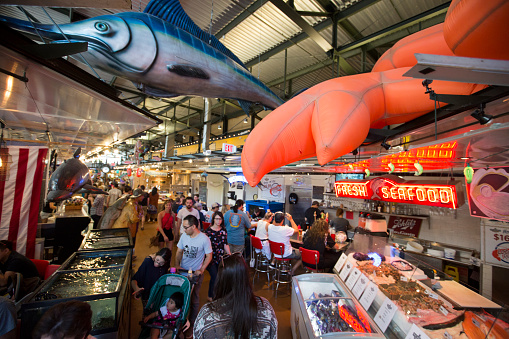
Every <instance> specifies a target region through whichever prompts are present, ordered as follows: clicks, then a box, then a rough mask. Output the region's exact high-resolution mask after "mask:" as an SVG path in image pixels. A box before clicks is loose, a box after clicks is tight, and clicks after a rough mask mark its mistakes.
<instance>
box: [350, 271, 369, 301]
mask: <svg viewBox="0 0 509 339" xmlns="http://www.w3.org/2000/svg"><path fill="white" fill-rule="evenodd" d="M368 282H369V279H368V278H367V277H366V276H365V275H364V274H361V276H360V277H359V279H357V283H356V284H355V286H354V287H353V290H352V293H353V295H354V296H355V297H356V298H357V299H359V298H360V297H361V294H362V292H364V290H365V289H366V286H368Z"/></svg>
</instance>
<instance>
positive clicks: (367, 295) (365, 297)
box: [359, 281, 378, 311]
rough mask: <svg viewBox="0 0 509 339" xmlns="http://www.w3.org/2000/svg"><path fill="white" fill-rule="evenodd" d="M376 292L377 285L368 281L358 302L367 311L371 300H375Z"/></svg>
mask: <svg viewBox="0 0 509 339" xmlns="http://www.w3.org/2000/svg"><path fill="white" fill-rule="evenodd" d="M377 293H378V286H377V285H376V284H375V283H374V282H372V281H370V282H369V284H368V286H367V287H366V289H365V290H364V293H363V294H362V297H361V299H360V300H359V302H360V303H361V305H362V307H364V309H365V310H366V311H367V310H368V309H369V307H370V306H371V304H372V303H373V300H375V297H376V294H377Z"/></svg>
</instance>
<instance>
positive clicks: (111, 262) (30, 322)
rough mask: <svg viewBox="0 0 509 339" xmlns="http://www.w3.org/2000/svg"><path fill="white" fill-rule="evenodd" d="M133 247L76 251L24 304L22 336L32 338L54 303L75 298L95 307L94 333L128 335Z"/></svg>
mask: <svg viewBox="0 0 509 339" xmlns="http://www.w3.org/2000/svg"><path fill="white" fill-rule="evenodd" d="M131 252H132V250H131V249H124V250H107V251H95V252H75V253H74V254H73V255H72V256H71V257H70V258H69V259H68V260H67V261H66V262H65V263H64V264H62V266H61V267H60V268H59V269H58V271H57V272H55V274H53V275H52V276H51V278H50V279H48V280H46V281H44V282H43V284H42V285H41V286H39V288H37V290H36V291H35V292H34V293H33V294H32V295H31V296H30V297H29V298H28V300H27V301H26V302H24V303H23V304H22V305H21V337H22V338H29V337H31V331H32V330H33V328H34V327H35V324H36V323H37V321H38V320H39V319H40V318H41V316H42V315H43V314H44V312H46V311H47V310H48V309H49V308H50V307H51V306H53V305H56V304H58V303H61V302H65V301H68V300H72V299H76V300H81V301H84V302H87V303H88V304H89V305H90V307H91V308H92V313H93V316H92V333H91V334H92V335H94V336H95V337H96V338H98V339H99V338H110V337H111V338H117V337H118V338H127V337H128V331H129V314H130V297H129V296H130V283H129V281H130V275H131V255H132V253H131Z"/></svg>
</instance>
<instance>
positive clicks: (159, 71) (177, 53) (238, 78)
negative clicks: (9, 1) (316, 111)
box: [0, 0, 283, 112]
mask: <svg viewBox="0 0 509 339" xmlns="http://www.w3.org/2000/svg"><path fill="white" fill-rule="evenodd" d="M0 21H4V22H5V23H6V24H7V25H9V26H10V27H12V28H15V29H18V30H21V31H24V32H31V33H35V29H34V27H35V28H36V29H37V31H38V33H39V34H41V35H42V36H43V37H46V38H49V39H51V40H53V41H55V42H66V41H67V40H66V39H65V37H63V36H62V34H61V33H60V30H59V29H58V27H55V26H53V25H41V24H37V23H31V22H28V21H23V20H18V19H13V18H9V17H0ZM59 27H60V29H61V30H62V32H63V33H64V34H65V36H66V37H67V39H69V40H70V41H71V42H78V41H81V42H88V48H89V49H88V51H87V52H86V53H82V56H83V57H84V58H85V59H86V61H87V62H88V63H89V64H90V65H91V66H92V67H94V68H98V69H101V70H103V71H106V72H108V73H111V74H114V75H116V76H119V77H124V78H127V79H129V80H131V81H132V82H134V83H135V85H136V86H137V87H138V89H140V90H141V91H142V92H144V93H146V94H149V95H152V96H156V97H174V96H179V95H197V96H203V97H208V98H229V99H236V100H238V101H239V103H240V106H241V107H242V109H244V111H246V112H248V110H249V107H250V105H251V104H252V103H259V104H261V105H263V106H264V107H266V108H271V109H273V108H276V107H278V106H279V105H281V104H282V103H283V101H282V100H281V99H280V98H279V97H278V96H277V95H276V94H274V93H273V92H272V91H270V90H269V89H268V88H267V87H266V86H265V85H264V84H263V83H262V82H261V81H259V80H258V79H256V78H255V77H254V76H253V75H252V74H251V73H249V72H248V70H247V69H246V68H245V66H244V65H243V64H242V62H241V61H240V60H239V59H238V58H237V57H236V56H235V55H234V54H233V53H232V52H231V51H230V50H229V49H228V48H226V47H225V46H224V45H223V44H221V42H219V41H218V40H217V39H216V38H215V37H214V36H211V35H209V34H207V33H205V32H203V31H202V30H201V29H200V28H198V26H196V25H195V24H194V22H192V20H191V19H190V18H189V17H188V16H187V14H186V13H185V12H184V10H183V9H182V6H181V5H180V3H179V1H178V0H152V1H151V2H150V3H149V4H148V5H147V8H146V9H145V12H144V13H135V12H125V13H119V14H116V15H105V16H99V17H95V18H92V19H87V20H83V21H79V22H76V23H71V24H64V25H60V26H59ZM76 59H77V60H79V61H82V59H80V57H79V56H76Z"/></svg>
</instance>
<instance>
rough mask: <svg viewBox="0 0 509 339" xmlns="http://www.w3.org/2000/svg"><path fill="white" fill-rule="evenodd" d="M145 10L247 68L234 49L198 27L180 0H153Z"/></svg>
mask: <svg viewBox="0 0 509 339" xmlns="http://www.w3.org/2000/svg"><path fill="white" fill-rule="evenodd" d="M143 12H144V13H147V14H150V15H153V16H155V17H158V18H159V19H162V20H164V21H167V22H169V23H171V24H173V25H175V26H177V27H178V28H180V29H183V30H184V31H186V32H188V33H190V34H192V35H194V36H195V37H197V38H198V39H200V40H201V41H203V42H205V43H206V44H209V45H210V46H212V47H214V48H215V49H217V50H219V51H221V52H222V53H224V54H225V55H227V56H228V57H230V58H231V59H232V60H234V61H235V62H237V63H238V64H239V65H241V66H242V67H244V68H246V66H245V65H244V63H242V61H240V59H239V58H238V57H237V56H236V55H235V54H233V53H232V51H230V50H229V49H228V48H226V46H225V45H223V44H222V43H221V42H220V41H219V40H217V38H216V37H215V36H213V35H210V34H208V33H206V32H204V31H202V30H201V28H200V27H198V26H197V25H196V24H195V23H194V22H193V20H191V18H190V17H189V16H188V15H187V13H186V12H185V11H184V9H183V8H182V5H181V4H180V2H179V0H151V1H150V2H149V3H148V5H147V7H145V10H144V11H143Z"/></svg>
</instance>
